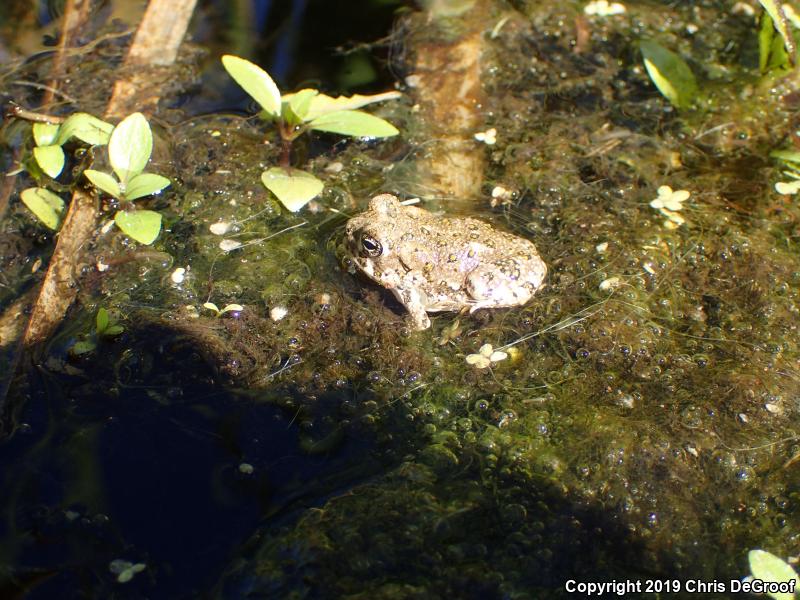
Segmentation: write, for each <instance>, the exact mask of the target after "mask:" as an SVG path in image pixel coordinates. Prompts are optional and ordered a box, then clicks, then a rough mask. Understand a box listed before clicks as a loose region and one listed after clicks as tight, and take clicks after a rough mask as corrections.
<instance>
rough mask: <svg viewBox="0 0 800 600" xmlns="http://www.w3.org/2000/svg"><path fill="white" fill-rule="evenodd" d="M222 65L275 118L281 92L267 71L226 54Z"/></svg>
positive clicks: (277, 112)
mask: <svg viewBox="0 0 800 600" xmlns="http://www.w3.org/2000/svg"><path fill="white" fill-rule="evenodd" d="M222 66H224V67H225V70H226V71H227V72H228V75H230V76H231V77H233V80H234V81H235V82H236V83H238V84H239V85H240V86H241V87H242V89H243V90H244V91H245V92H247V93H248V94H249V95H250V96H252V98H253V99H254V100H255V101H256V102H258V103H259V104H260V105H261V108H263V109H264V110H265V111H266V112H267V114H269V115H270V116H271V117H273V118H275V117H278V116H279V115H280V112H281V92H280V90H278V86H277V85H275V82H274V81H272V77H270V76H269V75H268V74H267V72H266V71H265V70H264V69H262V68H261V67H259V66H258V65H255V64H253V63H251V62H250V61H249V60H245V59H243V58H239V57H238V56H233V55H231V54H226V55H225V56H223V57H222Z"/></svg>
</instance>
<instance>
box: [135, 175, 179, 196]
mask: <svg viewBox="0 0 800 600" xmlns="http://www.w3.org/2000/svg"><path fill="white" fill-rule="evenodd" d="M169 184H170V180H169V179H167V178H166V177H162V176H161V175H156V174H154V173H140V174H139V175H137V176H136V177H134V178H133V179H131V180H130V181H129V182H128V185H127V186H126V187H125V192H124V194H125V199H126V200H136V199H137V198H142V197H143V196H149V195H150V194H155V193H156V192H160V191H161V190H163V189H164V188H165V187H167V186H168V185H169Z"/></svg>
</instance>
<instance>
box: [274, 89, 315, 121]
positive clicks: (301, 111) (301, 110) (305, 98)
mask: <svg viewBox="0 0 800 600" xmlns="http://www.w3.org/2000/svg"><path fill="white" fill-rule="evenodd" d="M317 94H319V92H318V91H317V90H312V89H305V90H300V91H299V92H295V93H294V94H288V95H286V96H283V98H281V100H282V101H283V107H284V108H283V112H284V113H286V107H287V106H288V108H289V112H290V115H291V117H293V118H292V119H287V120H290V121H295V122H297V123H302V122H303V121H305V119H306V115H307V114H308V111H309V109H310V108H311V100H312V99H313V98H314V96H316V95H317Z"/></svg>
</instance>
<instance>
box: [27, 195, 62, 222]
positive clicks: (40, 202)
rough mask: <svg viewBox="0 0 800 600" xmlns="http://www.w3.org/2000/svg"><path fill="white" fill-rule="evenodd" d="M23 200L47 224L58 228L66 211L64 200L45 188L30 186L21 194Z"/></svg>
mask: <svg viewBox="0 0 800 600" xmlns="http://www.w3.org/2000/svg"><path fill="white" fill-rule="evenodd" d="M20 198H22V202H23V203H24V204H25V206H27V207H28V209H29V210H30V211H31V212H32V213H33V214H34V215H36V218H37V219H39V220H40V221H41V222H42V223H44V224H45V226H47V227H49V228H50V229H53V230H56V229H58V225H59V223H60V222H61V215H62V214H63V213H64V201H63V200H62V199H61V198H59V197H58V196H56V195H55V194H54V193H53V192H51V191H50V190H46V189H45V188H28V189H27V190H22V193H21V194H20Z"/></svg>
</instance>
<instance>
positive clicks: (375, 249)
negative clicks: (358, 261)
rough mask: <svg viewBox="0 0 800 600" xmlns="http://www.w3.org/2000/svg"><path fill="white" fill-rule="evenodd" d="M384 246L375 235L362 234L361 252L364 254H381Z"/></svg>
mask: <svg viewBox="0 0 800 600" xmlns="http://www.w3.org/2000/svg"><path fill="white" fill-rule="evenodd" d="M381 252H383V246H381V243H380V242H379V241H378V240H376V239H375V238H374V237H370V236H368V235H362V236H361V254H363V255H364V256H380V255H381Z"/></svg>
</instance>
